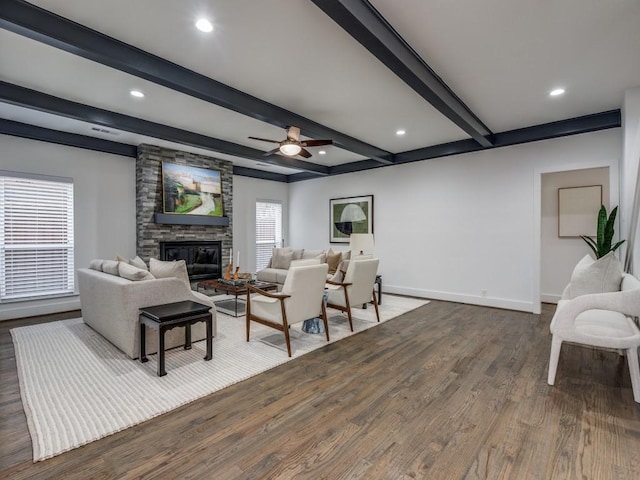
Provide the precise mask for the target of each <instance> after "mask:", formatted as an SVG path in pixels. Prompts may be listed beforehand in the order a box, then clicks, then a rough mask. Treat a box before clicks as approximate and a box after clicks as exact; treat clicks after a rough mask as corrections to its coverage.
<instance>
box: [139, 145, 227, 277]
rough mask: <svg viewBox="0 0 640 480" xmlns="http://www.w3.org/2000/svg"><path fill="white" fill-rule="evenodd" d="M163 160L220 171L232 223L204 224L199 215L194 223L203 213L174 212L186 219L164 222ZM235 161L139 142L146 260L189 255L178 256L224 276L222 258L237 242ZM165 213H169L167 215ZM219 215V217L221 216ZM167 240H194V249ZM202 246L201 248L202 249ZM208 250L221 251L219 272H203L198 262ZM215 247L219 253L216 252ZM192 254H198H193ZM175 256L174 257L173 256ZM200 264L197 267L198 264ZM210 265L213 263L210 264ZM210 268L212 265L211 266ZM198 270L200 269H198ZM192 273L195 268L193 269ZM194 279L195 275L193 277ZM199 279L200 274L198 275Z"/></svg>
mask: <svg viewBox="0 0 640 480" xmlns="http://www.w3.org/2000/svg"><path fill="white" fill-rule="evenodd" d="M162 162H170V163H175V164H179V165H187V166H190V167H200V168H209V169H215V170H219V171H220V179H221V182H222V203H223V210H224V216H225V217H227V218H228V225H203V224H197V218H193V222H192V223H190V221H189V220H190V219H189V217H200V216H199V215H193V216H191V215H173V217H181V220H182V221H183V223H181V224H171V223H161V220H156V214H157V213H163V208H162ZM232 187H233V164H232V163H231V162H229V161H227V160H220V159H217V158H212V157H206V156H204V155H198V154H195V153H188V152H182V151H179V150H172V149H169V148H163V147H158V146H155V145H146V144H143V145H140V146H138V158H137V160H136V250H137V254H138V255H140V257H142V258H143V259H144V260H145V261H146V262H148V261H149V258H151V257H153V258H159V259H160V258H162V255H163V254H167V255H171V256H173V255H186V256H187V258H184V257H182V256H180V257H176V258H180V259H184V260H185V261H187V265H189V264H190V262H191V265H192V271H193V274H194V275H212V276H211V277H208V278H213V276H214V275H215V278H218V277H220V274H221V266H220V264H221V261H222V258H227V257H228V256H229V252H230V249H231V247H232V244H233V237H232V231H233V189H232ZM161 217H162V216H161ZM164 217H167V215H165V216H164ZM218 218H219V217H218ZM201 242H206V243H207V244H217V245H218V246H213V247H212V246H209V247H207V246H204V247H203V244H202V243H201ZM167 243H176V244H182V246H183V247H185V248H187V245H188V244H190V245H191V247H194V248H193V249H192V252H191V253H189V250H188V248H187V249H182V247H180V246H179V247H171V249H167V247H166V244H167ZM163 244H164V245H165V251H164V252H161V245H163ZM199 248H200V250H199ZM202 248H205V250H204V252H205V254H206V255H209V257H208V258H209V259H211V258H213V257H212V255H217V259H216V261H215V262H214V263H215V264H216V267H215V268H217V269H218V270H217V273H215V274H214V273H213V269H214V268H213V267H211V269H212V271H210V272H207V273H203V272H202V271H201V270H202V268H203V267H202V265H197V264H198V262H195V260H196V256H197V253H198V252H200V253H201V259H202V258H203V257H202V252H203V250H202ZM212 249H214V250H215V251H216V252H217V253H215V254H214V253H212V252H213V250H212ZM189 255H195V256H193V257H189ZM171 259H173V258H171ZM196 265H197V267H196ZM207 265H209V264H207ZM207 268H209V267H207ZM196 270H197V271H198V273H196ZM189 274H190V276H191V274H192V272H189ZM191 278H192V280H194V278H193V277H191ZM195 280H196V281H197V280H198V279H197V278H196V279H195Z"/></svg>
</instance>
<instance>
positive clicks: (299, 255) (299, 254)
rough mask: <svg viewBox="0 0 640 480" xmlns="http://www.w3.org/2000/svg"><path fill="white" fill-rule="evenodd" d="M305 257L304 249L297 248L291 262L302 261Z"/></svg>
mask: <svg viewBox="0 0 640 480" xmlns="http://www.w3.org/2000/svg"><path fill="white" fill-rule="evenodd" d="M303 255H304V249H303V248H297V249H295V250H293V257H291V260H302V258H303Z"/></svg>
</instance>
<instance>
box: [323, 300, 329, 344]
mask: <svg viewBox="0 0 640 480" xmlns="http://www.w3.org/2000/svg"><path fill="white" fill-rule="evenodd" d="M322 322H323V323H324V331H325V333H326V335H327V342H328V341H329V322H328V321H327V307H325V306H324V301H323V302H322Z"/></svg>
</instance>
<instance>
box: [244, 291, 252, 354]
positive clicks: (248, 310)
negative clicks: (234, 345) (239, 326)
mask: <svg viewBox="0 0 640 480" xmlns="http://www.w3.org/2000/svg"><path fill="white" fill-rule="evenodd" d="M244 313H245V318H246V323H247V342H248V341H249V332H250V330H251V293H250V292H247V304H246V307H245V312H244Z"/></svg>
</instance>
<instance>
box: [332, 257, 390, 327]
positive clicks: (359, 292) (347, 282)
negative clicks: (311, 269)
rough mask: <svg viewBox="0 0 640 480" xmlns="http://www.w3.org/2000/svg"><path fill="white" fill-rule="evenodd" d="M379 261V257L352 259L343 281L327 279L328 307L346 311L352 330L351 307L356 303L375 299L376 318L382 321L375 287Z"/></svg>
mask: <svg viewBox="0 0 640 480" xmlns="http://www.w3.org/2000/svg"><path fill="white" fill-rule="evenodd" d="M378 263H379V260H378V259H377V258H371V259H369V258H367V259H361V260H360V259H357V258H356V259H352V260H351V261H350V262H349V266H348V267H347V272H346V273H345V275H344V280H343V281H342V282H336V281H330V280H329V281H327V288H328V290H329V298H328V301H327V307H331V308H335V309H337V310H340V311H343V312H346V313H347V316H348V317H349V326H350V327H351V331H352V332H353V319H352V317H351V308H352V307H353V306H355V305H366V304H367V303H369V302H370V301H371V300H372V299H373V305H374V307H375V309H376V318H377V319H378V322H379V321H380V313H379V312H378V302H377V299H376V292H375V291H374V288H373V287H374V286H375V282H376V274H377V273H378Z"/></svg>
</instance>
